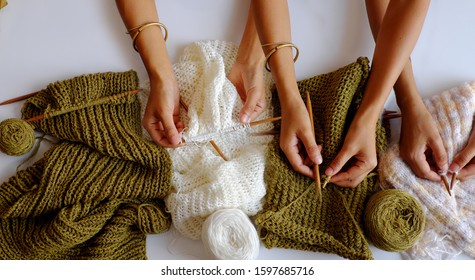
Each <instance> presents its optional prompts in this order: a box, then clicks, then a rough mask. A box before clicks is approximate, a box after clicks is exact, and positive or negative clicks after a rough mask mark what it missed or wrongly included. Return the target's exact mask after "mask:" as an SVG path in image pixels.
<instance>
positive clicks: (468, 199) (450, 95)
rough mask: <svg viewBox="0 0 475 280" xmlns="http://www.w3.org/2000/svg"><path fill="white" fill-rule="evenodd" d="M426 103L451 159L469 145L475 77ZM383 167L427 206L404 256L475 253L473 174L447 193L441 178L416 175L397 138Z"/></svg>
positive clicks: (390, 179)
mask: <svg viewBox="0 0 475 280" xmlns="http://www.w3.org/2000/svg"><path fill="white" fill-rule="evenodd" d="M424 103H425V105H426V107H427V110H428V111H429V113H430V114H431V115H432V118H433V119H434V122H435V124H436V125H437V128H438V130H439V133H440V136H441V138H442V141H443V142H444V147H445V150H446V151H447V156H448V160H449V163H451V162H452V160H453V158H454V156H455V155H456V154H457V153H458V152H460V151H461V150H462V149H463V148H465V146H466V145H467V142H468V139H469V137H470V134H471V132H472V130H473V117H474V115H475V82H471V83H465V84H463V85H460V86H458V87H454V88H452V89H450V90H447V91H444V92H442V93H441V94H439V95H435V96H431V97H429V98H426V99H424ZM379 173H380V177H381V184H382V186H383V187H384V188H397V189H403V190H406V191H407V192H408V193H410V194H412V195H413V196H414V197H415V198H416V199H418V200H419V201H420V203H421V204H422V206H423V208H424V212H425V215H426V226H425V230H424V233H423V234H422V236H421V237H420V238H419V240H418V242H417V243H416V244H414V246H413V247H412V248H410V249H409V250H407V251H406V252H404V254H403V256H404V257H405V258H410V259H447V258H448V259H450V258H453V257H455V256H456V255H458V253H460V252H461V251H463V252H464V253H466V254H468V255H470V256H472V257H475V207H474V206H475V188H474V184H475V179H469V180H466V181H463V182H458V183H457V184H456V185H455V187H454V188H453V189H452V196H449V194H448V193H447V191H446V189H445V187H444V185H443V183H442V182H432V181H429V180H425V179H421V178H419V177H417V176H416V175H414V173H413V172H412V170H411V168H410V167H409V166H408V165H407V164H406V163H405V162H404V160H403V159H402V158H401V157H400V155H399V145H398V144H395V145H393V146H391V147H390V148H389V149H388V151H387V153H384V155H383V156H382V157H381V162H380V170H379ZM449 178H450V176H449Z"/></svg>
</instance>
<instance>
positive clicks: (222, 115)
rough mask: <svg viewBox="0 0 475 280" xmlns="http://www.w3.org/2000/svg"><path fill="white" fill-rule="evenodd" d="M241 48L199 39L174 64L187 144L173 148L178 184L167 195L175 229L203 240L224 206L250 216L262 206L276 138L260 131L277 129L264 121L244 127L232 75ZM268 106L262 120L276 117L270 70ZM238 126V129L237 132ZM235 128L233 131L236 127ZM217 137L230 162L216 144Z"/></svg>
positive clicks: (176, 181)
mask: <svg viewBox="0 0 475 280" xmlns="http://www.w3.org/2000/svg"><path fill="white" fill-rule="evenodd" d="M236 54H237V48H236V46H234V45H233V44H231V43H226V42H222V41H207V42H196V43H193V44H191V45H190V46H188V47H187V48H186V49H185V50H184V53H183V55H182V56H181V57H180V60H179V62H178V63H176V64H174V65H173V68H174V71H175V75H176V77H177V81H178V86H179V90H180V95H181V99H182V101H184V103H185V104H187V106H188V112H187V113H186V112H185V110H183V109H181V119H182V121H183V122H184V123H185V126H186V129H185V131H184V132H183V133H182V138H184V139H186V140H187V141H186V142H187V145H186V146H185V147H180V148H177V149H169V152H170V155H171V158H172V162H173V177H172V179H173V180H172V183H173V189H172V192H171V193H170V194H169V195H168V196H167V198H166V206H167V208H168V211H169V212H170V213H171V215H172V220H173V224H174V226H175V228H176V229H177V230H178V231H179V232H181V233H182V234H183V235H184V236H187V237H189V238H191V239H200V238H201V232H202V225H203V223H204V221H205V220H206V218H207V217H208V216H210V215H211V214H213V213H214V212H216V211H217V210H220V209H232V208H235V209H240V210H242V211H243V212H244V213H246V214H247V215H249V216H252V215H255V214H257V212H259V211H260V210H261V209H262V204H263V198H264V195H265V193H266V189H265V184H264V176H263V175H264V165H265V157H264V150H265V147H266V145H267V143H268V142H269V141H270V140H271V139H272V138H271V137H270V136H260V135H257V134H259V132H264V131H268V130H270V129H272V128H273V125H272V124H262V125H258V126H254V127H247V128H242V124H241V123H240V121H239V118H238V116H239V112H240V110H241V108H242V105H243V104H242V102H241V99H240V98H239V95H238V93H237V90H236V88H235V87H234V85H233V84H232V83H231V82H230V81H229V80H228V79H227V74H228V73H229V71H230V70H231V67H232V65H233V63H234V61H235V58H236ZM264 77H265V78H264V80H265V94H266V104H267V106H268V107H267V109H266V110H265V112H264V113H263V114H262V115H261V116H260V117H259V119H263V118H269V117H272V115H271V114H272V113H271V112H272V111H273V110H272V109H271V108H270V106H271V85H272V80H271V76H270V75H269V74H267V73H266V74H264ZM234 130H235V131H234ZM230 131H231V132H230ZM209 140H214V141H215V143H216V144H217V145H218V146H219V148H220V149H221V150H222V151H223V153H224V154H225V155H226V157H228V159H229V161H224V160H223V159H222V158H221V157H220V156H219V154H218V153H217V152H216V150H215V149H214V148H213V146H212V145H210V143H209Z"/></svg>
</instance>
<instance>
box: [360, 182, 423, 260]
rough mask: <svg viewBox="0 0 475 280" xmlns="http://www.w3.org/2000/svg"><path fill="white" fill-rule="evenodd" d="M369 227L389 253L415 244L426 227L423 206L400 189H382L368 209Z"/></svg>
mask: <svg viewBox="0 0 475 280" xmlns="http://www.w3.org/2000/svg"><path fill="white" fill-rule="evenodd" d="M364 217H365V228H366V233H367V235H368V237H369V239H370V240H371V241H372V242H373V244H374V246H376V247H378V248H380V249H382V250H385V251H389V252H402V251H405V250H407V249H408V248H410V247H412V246H413V245H414V243H416V241H417V240H418V239H419V237H420V236H421V234H422V231H423V230H424V226H425V215H424V211H423V209H422V205H421V204H420V203H419V202H418V201H417V200H416V199H415V198H414V197H412V196H411V195H410V194H409V193H407V192H406V191H403V190H399V189H387V190H383V191H379V192H377V193H375V194H374V195H373V196H371V197H370V199H369V201H368V204H367V205H366V208H365V216H364Z"/></svg>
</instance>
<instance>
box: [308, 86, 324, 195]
mask: <svg viewBox="0 0 475 280" xmlns="http://www.w3.org/2000/svg"><path fill="white" fill-rule="evenodd" d="M305 94H306V96H307V100H306V101H307V102H306V105H307V112H308V116H309V117H310V125H311V126H312V127H313V110H312V102H311V101H310V92H309V91H308V90H307V91H306V92H305ZM312 131H313V137H315V130H314V129H313V130H312ZM313 172H314V173H315V191H316V193H317V199H318V200H320V201H321V200H322V187H321V185H320V168H319V166H318V164H314V165H313Z"/></svg>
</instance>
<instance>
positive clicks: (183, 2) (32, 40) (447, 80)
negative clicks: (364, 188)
mask: <svg viewBox="0 0 475 280" xmlns="http://www.w3.org/2000/svg"><path fill="white" fill-rule="evenodd" d="M156 2H157V6H158V12H159V15H160V19H161V21H162V22H164V23H165V24H166V25H167V27H168V29H169V32H170V34H169V38H168V41H167V47H168V51H169V54H170V57H171V59H172V61H176V60H177V58H178V56H179V55H180V53H181V52H182V51H183V49H184V47H185V46H186V45H188V44H189V43H191V42H194V41H198V40H214V39H219V40H225V41H232V42H235V43H236V44H238V43H239V41H240V38H241V33H242V30H243V28H244V25H245V22H246V16H247V11H248V7H249V1H243V0H220V1H217V0H201V1H196V0H195V1H193V0H179V1H176V0H175V1H172V0H159V1H156ZM454 2H456V3H457V4H454ZM289 7H290V12H291V18H292V37H293V42H294V43H295V44H296V45H298V47H299V48H300V58H299V60H298V62H297V64H296V73H297V78H298V79H303V78H308V77H311V76H314V75H316V74H321V73H325V72H329V71H332V70H335V69H337V68H339V67H341V66H343V65H346V64H348V63H350V62H352V61H354V60H355V59H356V58H357V57H359V56H367V57H369V58H370V59H371V56H372V52H373V48H374V43H373V39H372V36H371V33H370V29H369V24H368V20H367V17H366V11H365V6H364V1H354V0H332V1H328V0H327V1H325V0H298V1H297V0H290V1H289ZM474 10H475V1H470V0H464V1H462V0H459V1H441V0H435V1H432V3H431V7H430V9H429V13H428V16H427V19H426V24H425V26H424V29H423V31H422V34H421V36H420V39H419V41H418V43H417V46H416V48H415V50H414V52H413V56H412V61H413V67H414V71H415V76H416V81H417V83H418V87H419V90H420V93H421V95H423V96H429V95H432V94H437V93H440V92H442V91H443V90H445V89H448V88H451V87H454V86H457V85H459V84H461V83H462V82H465V81H471V80H475V53H474V46H475V36H473V28H474V27H475V18H474V17H473V11H474ZM129 69H134V70H136V71H137V72H138V73H139V77H140V79H141V81H145V80H146V79H147V76H146V73H145V70H144V67H143V65H142V62H141V60H140V57H139V56H138V54H137V53H136V52H135V51H134V50H133V48H132V46H131V40H130V38H129V37H128V35H126V34H125V27H124V25H123V23H122V20H121V18H120V16H119V13H118V11H117V8H116V6H115V2H114V1H112V0H108V1H106V0H82V1H65V0H43V1H31V0H10V1H9V5H8V6H6V7H5V8H4V9H2V10H0V84H1V85H2V90H1V94H0V101H2V100H6V99H10V98H13V97H16V96H20V95H24V94H26V93H30V92H34V91H37V90H39V89H43V88H45V87H46V86H47V85H48V84H49V83H51V82H55V81H58V80H63V79H68V78H72V77H74V76H78V75H81V74H87V73H96V72H103V71H126V70H129ZM21 105H22V103H21V102H20V103H16V104H11V105H7V106H2V107H0V120H3V119H6V118H11V117H19V116H20V108H21ZM386 107H387V108H391V109H396V108H397V106H396V104H395V100H394V96H393V95H391V96H390V98H389V100H388V102H387V104H386ZM394 135H395V137H397V136H398V133H394ZM393 140H394V139H393ZM46 148H47V145H44V147H43V148H42V150H43V151H44V150H45V149H46ZM25 157H26V156H24V157H10V156H7V155H5V154H2V153H0V182H4V181H5V180H7V179H8V178H9V177H10V176H13V175H14V174H15V172H16V167H17V166H18V164H19V163H20V162H21V161H22V160H23V159H24V158H25ZM371 248H372V250H373V254H374V257H375V258H376V259H400V255H399V254H397V253H388V252H384V251H381V250H379V249H376V248H374V247H371ZM147 254H148V257H149V258H150V259H206V258H207V256H206V254H205V253H204V250H203V247H202V244H201V242H199V241H192V240H189V239H187V238H185V237H182V236H181V235H179V234H178V233H177V232H176V231H175V230H174V229H171V230H170V231H169V232H167V233H163V234H159V235H149V236H148V238H147ZM259 258H260V259H340V257H338V256H336V255H327V254H321V253H314V252H304V251H296V250H287V249H271V250H267V249H265V248H264V247H263V246H262V248H261V251H260V256H259ZM460 258H466V257H464V256H461V257H460Z"/></svg>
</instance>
